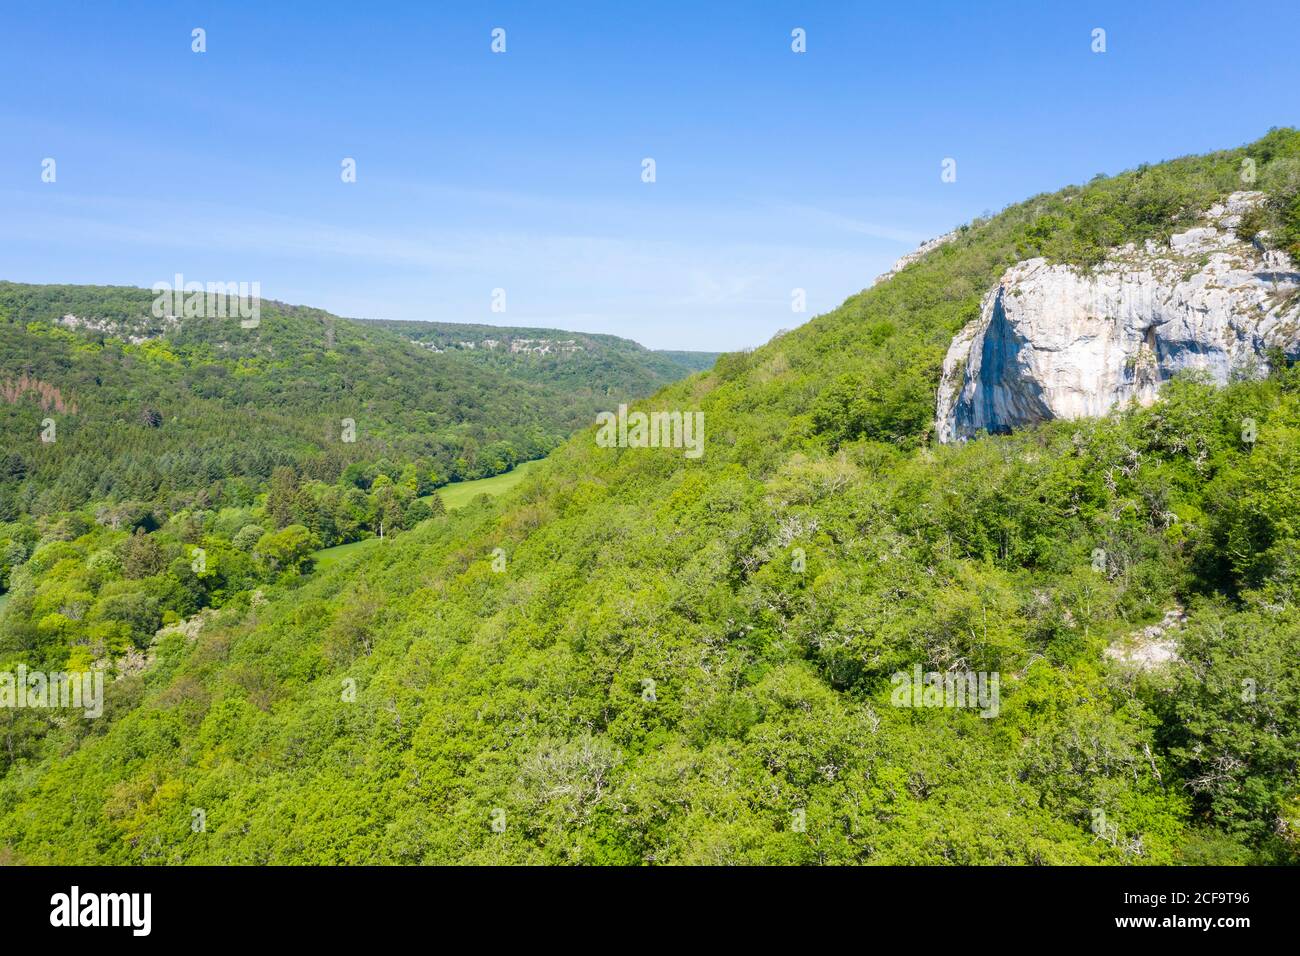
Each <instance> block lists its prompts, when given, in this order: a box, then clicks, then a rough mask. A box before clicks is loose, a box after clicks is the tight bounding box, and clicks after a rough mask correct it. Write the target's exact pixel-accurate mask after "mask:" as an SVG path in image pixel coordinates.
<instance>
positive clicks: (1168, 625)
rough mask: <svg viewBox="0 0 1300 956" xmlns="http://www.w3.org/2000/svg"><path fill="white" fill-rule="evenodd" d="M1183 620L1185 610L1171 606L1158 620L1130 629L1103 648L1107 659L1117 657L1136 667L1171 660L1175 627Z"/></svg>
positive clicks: (1175, 649)
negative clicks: (1130, 632) (1117, 639)
mask: <svg viewBox="0 0 1300 956" xmlns="http://www.w3.org/2000/svg"><path fill="white" fill-rule="evenodd" d="M1185 623H1187V612H1186V611H1184V610H1183V608H1182V606H1181V605H1179V606H1175V607H1173V608H1171V609H1170V610H1168V611H1166V612H1165V616H1164V617H1163V618H1162V619H1161V621H1160V623H1159V624H1150V625H1148V626H1146V627H1144V628H1141V629H1139V630H1137V631H1134V632H1133V633H1132V634H1130V635H1129V636H1128V638H1127V640H1124V641H1120V642H1117V643H1115V644H1112V645H1110V646H1109V647H1107V648H1106V650H1105V653H1104V656H1105V657H1106V659H1107V660H1112V661H1118V662H1119V663H1121V664H1126V665H1128V666H1129V667H1133V668H1136V669H1137V670H1143V671H1151V670H1157V669H1159V668H1161V667H1164V666H1165V665H1166V664H1172V663H1173V662H1175V661H1177V660H1179V659H1180V658H1179V657H1178V635H1177V632H1178V630H1179V629H1180V628H1181V627H1182V626H1183V625H1184V624H1185Z"/></svg>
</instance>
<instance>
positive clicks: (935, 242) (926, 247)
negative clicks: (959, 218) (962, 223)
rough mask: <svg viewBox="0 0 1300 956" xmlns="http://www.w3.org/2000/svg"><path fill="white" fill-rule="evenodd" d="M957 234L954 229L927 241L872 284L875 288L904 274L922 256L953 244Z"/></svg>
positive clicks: (877, 277)
mask: <svg viewBox="0 0 1300 956" xmlns="http://www.w3.org/2000/svg"><path fill="white" fill-rule="evenodd" d="M957 232H958V230H956V229H954V230H953V231H952V232H946V233H944V234H943V235H942V236H936V237H935V238H933V239H927V240H926V241H925V242H923V243H921V244H920V245H919V246H917V247H916V251H915V252H909V253H908V254H907V255H905V256H903V257H902V258H901V259H899V260H898V261H897V262H895V263H894V264H893V266H892V267H890V270H889V271H888V272H884V273H881V274H880V275H878V276H876V281H875V282H873V283H871V284H872V285H873V286H878V285H880V283H882V282H885V281H887V280H889V279H892V278H893V277H894V276H896V275H898V274H899V273H900V272H902V271H903V270H904V269H906V268H907V267H908V266H910V265H911V264H912V263H913V262H916V261H917V260H918V259H920V258H921V257H922V256H925V255H927V254H928V253H931V252H933V251H934V250H935V249H938V248H939V247H940V246H942V245H944V244H945V243H948V242H952V240H954V239H956V238H957Z"/></svg>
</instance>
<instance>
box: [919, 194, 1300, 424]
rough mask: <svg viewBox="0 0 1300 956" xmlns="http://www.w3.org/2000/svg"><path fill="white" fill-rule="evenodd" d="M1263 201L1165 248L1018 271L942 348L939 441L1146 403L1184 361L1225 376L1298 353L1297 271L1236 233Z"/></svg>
mask: <svg viewBox="0 0 1300 956" xmlns="http://www.w3.org/2000/svg"><path fill="white" fill-rule="evenodd" d="M1264 198H1265V197H1264V194H1262V193H1257V192H1238V193H1233V194H1232V195H1231V196H1230V197H1229V198H1228V200H1227V201H1226V202H1225V203H1221V204H1217V205H1215V206H1214V207H1213V208H1212V209H1210V210H1209V212H1208V213H1206V216H1205V224H1204V225H1201V226H1198V227H1196V228H1194V229H1190V230H1189V231H1187V232H1184V233H1181V234H1178V235H1175V236H1173V237H1171V239H1170V242H1169V246H1168V248H1166V247H1164V246H1163V245H1157V244H1156V243H1154V242H1147V243H1146V244H1145V245H1143V246H1142V247H1138V246H1135V245H1133V244H1130V245H1128V246H1124V247H1123V248H1120V249H1117V250H1115V252H1114V253H1112V255H1111V256H1110V258H1109V259H1107V261H1106V262H1104V263H1103V264H1102V265H1100V266H1099V267H1097V268H1096V269H1095V270H1094V271H1093V272H1091V273H1089V274H1083V273H1081V272H1079V271H1077V270H1076V269H1074V268H1072V267H1070V266H1066V265H1051V264H1049V263H1048V262H1047V261H1046V260H1045V259H1029V260H1027V261H1025V262H1020V263H1017V264H1016V265H1014V266H1012V267H1011V268H1010V269H1008V270H1007V272H1006V273H1005V274H1004V275H1003V277H1002V281H1001V282H1000V283H999V284H998V286H997V288H995V289H992V290H990V291H989V292H988V294H987V295H986V296H985V297H984V301H983V304H982V307H981V309H980V317H979V319H977V320H976V321H974V322H972V323H971V324H970V325H968V326H966V328H964V329H962V330H961V331H960V332H959V333H958V334H957V336H956V337H955V338H954V339H953V341H952V345H951V346H950V347H949V349H948V355H947V358H946V359H945V360H944V365H943V378H942V380H941V382H940V385H939V394H938V404H937V408H936V415H935V427H936V430H937V432H938V436H939V440H940V441H941V442H951V441H959V440H962V439H965V438H969V437H971V436H973V435H975V434H976V433H978V432H980V431H990V432H1005V431H1008V430H1010V429H1012V428H1015V427H1017V426H1020V425H1028V424H1033V423H1035V422H1041V421H1046V420H1048V419H1052V418H1082V417H1087V416H1096V415H1104V414H1106V413H1107V412H1109V411H1111V410H1112V409H1114V408H1116V407H1119V406H1123V405H1125V404H1128V403H1129V402H1133V401H1136V402H1139V403H1142V404H1148V403H1150V402H1152V401H1154V400H1155V397H1156V393H1157V390H1158V389H1159V386H1160V384H1161V383H1162V382H1164V381H1166V380H1167V379H1169V378H1170V377H1172V376H1173V375H1175V374H1176V373H1178V372H1182V371H1185V370H1189V369H1199V370H1202V371H1204V372H1206V373H1208V375H1209V376H1210V378H1211V379H1212V380H1213V381H1215V382H1217V383H1220V384H1222V383H1224V382H1226V381H1228V379H1229V377H1230V375H1232V374H1233V373H1241V374H1262V373H1265V372H1267V370H1268V366H1267V361H1266V358H1265V353H1266V352H1267V351H1268V350H1269V349H1270V348H1273V347H1277V348H1281V349H1282V350H1283V351H1284V352H1285V353H1286V355H1287V356H1288V358H1297V357H1300V296H1297V294H1296V293H1297V291H1298V290H1300V272H1297V271H1296V266H1295V265H1294V264H1293V263H1292V262H1291V261H1290V259H1289V258H1288V257H1287V256H1286V255H1285V253H1281V252H1269V251H1265V250H1264V249H1263V248H1261V247H1259V246H1257V245H1254V244H1251V243H1247V242H1242V241H1241V240H1239V239H1238V238H1237V237H1236V235H1235V234H1234V233H1233V231H1232V230H1233V227H1235V226H1236V225H1237V224H1238V223H1239V222H1240V218H1241V214H1242V213H1243V212H1245V211H1246V210H1248V209H1249V208H1251V207H1252V206H1253V205H1255V204H1257V203H1259V202H1262V201H1263V200H1264Z"/></svg>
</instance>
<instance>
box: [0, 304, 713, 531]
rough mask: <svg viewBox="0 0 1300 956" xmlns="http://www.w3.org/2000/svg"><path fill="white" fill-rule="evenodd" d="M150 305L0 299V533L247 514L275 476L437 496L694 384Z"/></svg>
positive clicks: (618, 346)
mask: <svg viewBox="0 0 1300 956" xmlns="http://www.w3.org/2000/svg"><path fill="white" fill-rule="evenodd" d="M153 300H154V293H152V292H150V291H149V290H145V289H133V288H111V287H89V286H28V285H17V284H14V283H0V437H3V447H4V451H5V454H4V456H3V459H2V460H0V520H5V519H10V520H11V519H12V518H13V517H15V516H16V515H18V514H23V513H32V514H46V513H51V512H56V511H61V510H65V509H68V508H73V507H77V506H80V505H82V504H84V503H86V502H89V501H100V500H125V499H131V500H148V501H158V502H160V503H163V504H165V505H166V510H168V512H174V511H176V510H179V509H180V508H181V507H184V506H187V505H192V504H195V503H198V504H208V505H211V504H212V503H214V502H221V503H234V504H241V503H246V501H245V500H244V499H246V498H247V497H248V496H249V494H251V491H253V490H257V489H259V487H260V486H261V485H263V484H264V483H265V481H266V480H267V479H268V478H269V477H270V475H271V472H272V470H273V469H274V468H275V467H276V466H277V465H286V466H292V467H294V468H295V469H297V470H298V471H299V472H300V473H301V474H303V475H305V476H307V477H309V478H312V479H319V480H324V481H334V480H335V479H337V478H338V477H339V475H340V474H342V472H343V471H344V469H345V468H346V467H347V466H348V465H349V464H353V463H364V462H376V461H380V460H384V459H387V460H391V461H401V462H403V463H405V462H414V463H416V464H417V466H418V468H419V470H420V471H421V473H422V474H428V475H431V476H432V478H433V481H434V483H435V484H442V483H444V482H447V481H457V480H463V479H474V478H482V477H486V476H488V475H493V474H497V473H500V472H502V471H506V470H508V469H509V468H511V467H512V466H513V465H515V464H516V463H517V462H520V461H527V460H530V459H533V458H538V457H540V456H542V455H544V454H546V453H547V452H548V451H550V450H551V449H552V448H553V447H555V446H556V445H557V444H558V443H559V442H560V441H562V440H563V439H564V438H565V437H567V436H568V435H569V434H570V433H571V432H572V431H573V430H574V429H575V428H578V427H580V426H582V425H585V424H587V423H588V422H590V421H591V420H592V418H593V417H594V415H595V413H596V411H597V410H599V409H600V408H603V407H605V406H606V405H607V404H608V402H609V401H610V399H611V398H613V399H615V400H618V399H620V398H630V397H633V396H636V395H640V394H646V393H648V392H649V391H652V390H653V389H654V388H656V387H658V386H660V385H662V384H664V383H666V382H669V381H672V380H673V379H675V378H680V377H682V376H683V375H685V374H687V371H688V369H686V368H685V367H683V366H682V365H680V364H678V363H676V362H672V361H668V360H665V359H662V358H660V357H658V356H657V355H656V353H653V352H650V351H648V350H646V349H642V348H641V347H640V346H637V345H636V344H635V343H632V342H627V341H626V340H621V339H615V338H613V337H612V336H611V337H607V338H608V344H607V345H606V346H605V347H606V348H607V349H608V350H609V351H610V352H611V354H612V355H614V356H615V357H616V358H617V359H618V360H617V361H608V362H603V363H587V364H586V365H584V366H583V367H582V368H581V376H582V378H581V383H580V384H578V383H575V382H574V381H570V380H567V379H565V378H563V377H561V376H548V375H546V374H543V373H542V371H541V370H539V369H538V368H537V367H535V365H533V364H530V363H517V364H514V365H509V366H496V367H491V366H489V365H486V364H483V363H481V362H479V361H476V359H475V357H474V356H469V355H466V354H461V353H454V354H447V355H436V356H435V355H432V354H430V353H428V352H427V351H425V350H423V349H420V348H418V347H417V346H415V345H413V344H411V342H410V341H408V339H407V338H406V337H404V336H401V335H398V334H395V333H393V332H390V331H388V330H387V329H385V328H383V327H382V324H381V323H368V322H357V321H352V320H348V319H340V318H338V317H336V316H332V315H330V314H329V313H326V312H322V311H320V310H319V309H310V308H304V307H298V306H287V305H283V304H281V303H277V302H271V301H264V302H263V303H262V306H261V316H260V321H259V324H258V326H257V327H256V328H242V327H241V324H240V321H239V319H238V318H188V319H182V320H178V321H176V322H174V323H173V322H167V321H165V320H162V319H159V318H157V317H155V316H154V315H153V314H152V311H153V310H152V303H153ZM230 311H231V312H232V313H233V311H234V310H233V308H232V309H231V310H230ZM564 334H569V333H564ZM50 418H52V419H53V421H54V423H55V433H54V436H53V438H54V440H52V441H42V440H41V437H40V436H41V433H42V422H43V421H45V420H46V419H50ZM345 419H346V420H349V421H351V422H352V423H354V424H353V426H352V427H351V429H349V428H348V427H347V426H346V425H345V424H344V420H345Z"/></svg>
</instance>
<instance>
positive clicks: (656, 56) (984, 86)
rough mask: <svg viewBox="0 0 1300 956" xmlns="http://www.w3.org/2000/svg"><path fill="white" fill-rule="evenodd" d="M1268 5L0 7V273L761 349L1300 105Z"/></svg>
mask: <svg viewBox="0 0 1300 956" xmlns="http://www.w3.org/2000/svg"><path fill="white" fill-rule="evenodd" d="M381 6H382V8H383V9H384V10H385V14H384V16H383V18H382V20H381V19H379V18H378V16H377V14H376V13H374V12H372V11H377V10H379V9H380V7H381ZM273 7H274V9H273ZM1298 26H1300V5H1298V4H1296V3H1295V2H1294V0H1287V2H1271V0H1259V2H1252V3H1250V4H1242V5H1241V6H1240V7H1239V8H1238V11H1237V12H1233V10H1232V6H1231V5H1229V4H1224V3H1209V2H1179V3H1141V4H1133V3H1131V2H1127V3H1096V4H1089V3H1070V4H1055V3H1041V2H1035V3H980V4H974V3H960V4H959V3H939V2H932V3H910V4H896V3H891V4H884V3H835V2H826V3H817V4H810V3H764V2H747V3H742V2H737V3H710V4H702V3H698V2H696V3H676V2H669V0H661V2H655V3H649V4H641V3H612V2H607V3H558V2H557V3H546V4H542V3H518V4H493V3H475V4H470V3H428V2H422V3H407V4H403V3H389V4H383V5H374V4H365V3H356V2H348V3H331V2H314V3H305V2H303V3H292V4H276V5H272V4H267V3H265V2H258V3H242V2H225V3H207V4H201V3H193V4H187V3H176V4H164V3H154V4H146V3H128V2H118V3H113V4H92V3H84V4H71V3H58V2H43V3H40V4H23V5H21V7H20V6H19V5H16V4H7V5H6V6H5V7H4V9H3V11H2V12H0V91H2V92H0V130H2V131H3V132H2V133H0V137H2V142H3V149H0V278H4V279H11V280H15V281H26V282H78V283H103V284H115V285H139V286H150V285H152V284H153V283H155V282H159V281H167V280H170V279H171V277H172V276H173V275H174V274H175V273H178V272H179V273H182V274H184V276H185V277H186V279H187V280H198V281H202V282H208V281H220V282H227V281H249V282H251V281H257V282H260V283H261V288H262V294H263V295H264V296H266V297H268V298H276V299H281V300H285V301H289V302H295V303H303V304H308V305H314V306H320V307H322V308H326V309H329V310H331V311H333V312H336V313H339V314H342V315H349V316H359V317H366V318H401V319H436V320H442V321H462V322H489V323H496V324H510V325H545V326H554V327H559V328H566V329H575V330H581V331H592V332H611V333H614V334H618V335H624V336H627V337H630V338H634V339H636V340H637V341H640V342H642V343H644V344H646V345H649V346H651V347H656V348H698V349H718V350H720V349H735V348H740V347H744V346H748V345H756V344H759V343H761V342H763V341H766V340H767V339H768V338H769V337H770V336H771V335H772V333H774V332H775V331H776V330H778V329H780V328H789V327H792V326H794V325H798V324H800V323H801V322H803V321H806V320H807V319H808V318H810V317H811V316H812V315H814V314H816V313H818V312H823V311H826V310H828V309H830V308H833V307H835V306H836V305H838V304H839V303H840V302H841V301H843V299H844V298H845V297H846V296H848V295H851V294H853V293H854V292H857V291H858V290H860V289H862V288H864V287H865V286H867V285H869V284H870V283H871V280H872V279H873V277H874V276H876V275H877V274H879V273H880V272H882V271H884V270H885V269H886V268H888V266H889V264H890V263H891V262H892V261H893V260H894V259H896V258H897V257H898V256H900V255H902V254H904V253H905V252H908V251H910V249H911V248H913V247H914V246H915V245H916V244H917V243H919V242H920V241H921V240H923V239H926V238H929V237H931V236H933V235H937V234H939V233H942V232H945V231H947V230H948V229H950V228H951V227H953V226H954V225H956V224H958V223H961V222H963V221H966V220H969V219H970V218H972V217H974V216H977V215H980V214H981V213H983V212H986V211H990V210H992V211H996V210H997V209H1000V208H1002V207H1003V206H1005V205H1007V204H1008V203H1011V202H1014V201H1017V200H1019V199H1022V198H1025V197H1026V196H1029V195H1032V194H1034V193H1037V192H1041V191H1044V190H1051V189H1056V188H1058V187H1060V186H1062V185H1064V184H1066V183H1070V182H1079V181H1083V180H1086V179H1088V178H1091V177H1092V176H1093V175H1094V174H1096V173H1098V172H1108V173H1114V172H1118V171H1120V170H1122V169H1126V168H1129V167H1132V166H1134V165H1136V164H1137V163H1140V162H1143V161H1158V160H1160V159H1166V158H1170V157H1173V156H1178V155H1182V154H1186V153H1193V152H1202V151H1206V150H1211V149H1217V148H1223V147H1229V146H1235V145H1238V144H1240V143H1243V142H1246V141H1249V140H1252V139H1255V138H1256V137H1258V136H1260V135H1262V134H1263V133H1264V132H1265V131H1266V130H1267V129H1268V128H1269V127H1271V126H1281V125H1298V124H1300V96H1298V95H1297V93H1298V91H1300V83H1298V82H1297V80H1300V65H1298V61H1300V58H1297V56H1296V53H1295V37H1296V35H1297V27H1298ZM195 27H202V28H204V29H205V30H206V31H207V52H206V53H203V54H196V53H193V52H191V30H192V29H193V28H195ZM496 27H501V28H504V29H505V30H506V52H505V53H504V54H493V53H492V52H491V49H490V43H491V31H492V30H493V28H496ZM796 27H801V28H803V29H805V30H806V33H807V52H806V53H804V54H795V53H793V52H792V51H791V48H790V45H791V38H790V33H791V30H792V29H794V28H796ZM1097 27H1100V28H1102V29H1105V30H1106V45H1107V50H1106V52H1105V53H1104V54H1095V53H1093V52H1092V51H1091V42H1092V38H1091V34H1092V30H1093V29H1094V28H1097ZM47 157H50V158H54V159H55V161H56V163H57V180H56V182H54V183H43V182H42V181H41V163H42V160H43V159H45V158H47ZM347 157H351V158H354V159H355V160H356V163H357V181H356V182H355V183H344V182H343V181H342V179H341V177H340V170H341V165H340V164H341V162H342V161H343V159H344V158H347ZM646 157H650V158H653V159H654V160H655V163H656V181H655V182H654V183H644V182H642V177H641V170H642V160H643V159H644V158H646ZM948 157H951V158H954V159H956V161H957V181H956V182H953V183H944V182H942V181H941V178H940V165H941V163H942V161H943V160H944V159H945V158H948ZM497 288H503V289H505V290H506V300H505V301H506V311H505V313H493V312H492V311H491V303H492V292H493V290H494V289H497ZM795 288H802V289H805V290H806V293H807V302H808V312H807V313H806V314H802V315H799V314H794V313H792V311H791V290H792V289H795Z"/></svg>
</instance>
